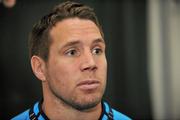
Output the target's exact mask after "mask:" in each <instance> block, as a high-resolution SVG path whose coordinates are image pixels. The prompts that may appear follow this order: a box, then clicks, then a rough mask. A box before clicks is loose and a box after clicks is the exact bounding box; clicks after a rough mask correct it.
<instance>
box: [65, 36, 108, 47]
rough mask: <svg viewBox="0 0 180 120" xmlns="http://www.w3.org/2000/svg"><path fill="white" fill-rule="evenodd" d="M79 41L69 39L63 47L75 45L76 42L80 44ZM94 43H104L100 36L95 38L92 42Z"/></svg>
mask: <svg viewBox="0 0 180 120" xmlns="http://www.w3.org/2000/svg"><path fill="white" fill-rule="evenodd" d="M80 43H81V42H80V41H79V40H75V41H71V42H68V43H67V44H65V45H64V46H63V48H65V47H68V46H74V45H77V44H80ZM95 43H103V44H105V42H104V40H103V39H102V38H97V39H95V40H94V41H93V43H92V44H95Z"/></svg>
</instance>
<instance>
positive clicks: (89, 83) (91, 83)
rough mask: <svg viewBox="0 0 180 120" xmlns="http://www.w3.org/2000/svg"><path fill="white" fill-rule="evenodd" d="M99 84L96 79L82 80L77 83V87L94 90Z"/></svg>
mask: <svg viewBox="0 0 180 120" xmlns="http://www.w3.org/2000/svg"><path fill="white" fill-rule="evenodd" d="M99 85H100V82H99V81H97V80H84V81H82V82H80V83H78V84H77V86H78V88H80V89H81V90H94V89H96V88H97V87H98V86H99Z"/></svg>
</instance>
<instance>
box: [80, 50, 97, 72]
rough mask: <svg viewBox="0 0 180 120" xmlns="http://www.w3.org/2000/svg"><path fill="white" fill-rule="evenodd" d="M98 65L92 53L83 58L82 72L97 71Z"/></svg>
mask: <svg viewBox="0 0 180 120" xmlns="http://www.w3.org/2000/svg"><path fill="white" fill-rule="evenodd" d="M96 70H97V65H96V62H95V58H94V56H93V55H92V53H91V52H89V53H86V54H84V55H83V56H82V57H81V71H96Z"/></svg>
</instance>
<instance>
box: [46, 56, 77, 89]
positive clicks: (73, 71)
mask: <svg viewBox="0 0 180 120" xmlns="http://www.w3.org/2000/svg"><path fill="white" fill-rule="evenodd" d="M62 60H63V61H62ZM72 63H74V62H72V61H67V60H65V59H64V58H61V61H60V60H54V61H52V62H51V65H50V66H52V67H51V68H50V69H49V73H50V76H51V79H52V81H54V82H56V83H57V82H58V83H59V84H61V85H64V86H67V85H73V84H72V83H73V82H75V81H76V79H78V78H76V76H77V75H78V73H77V72H78V70H77V65H76V64H72ZM75 75H76V76H75ZM70 83H71V84H70ZM66 84H67V85H66Z"/></svg>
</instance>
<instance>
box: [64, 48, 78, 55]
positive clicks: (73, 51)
mask: <svg viewBox="0 0 180 120" xmlns="http://www.w3.org/2000/svg"><path fill="white" fill-rule="evenodd" d="M65 54H66V55H67V56H79V54H80V52H78V50H76V49H69V50H67V51H66V52H65Z"/></svg>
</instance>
